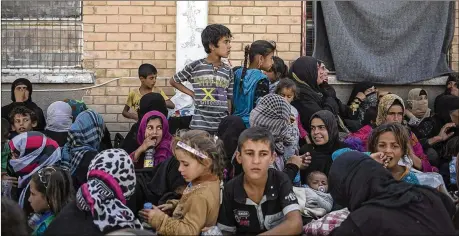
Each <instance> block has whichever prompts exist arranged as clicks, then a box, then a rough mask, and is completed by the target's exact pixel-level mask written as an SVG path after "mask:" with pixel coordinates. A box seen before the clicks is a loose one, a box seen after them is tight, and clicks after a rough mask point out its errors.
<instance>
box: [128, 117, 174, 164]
mask: <svg viewBox="0 0 459 236" xmlns="http://www.w3.org/2000/svg"><path fill="white" fill-rule="evenodd" d="M137 143H138V144H139V145H140V146H139V148H137V150H135V151H134V152H132V153H131V155H130V156H131V158H132V160H133V161H134V165H135V168H136V169H142V168H144V160H145V153H146V151H147V150H148V149H151V148H153V149H154V156H153V166H155V165H158V164H159V163H161V162H163V161H165V160H167V159H168V158H170V157H171V156H172V150H171V149H172V148H171V143H172V135H171V134H170V133H169V123H168V122H167V119H166V117H165V116H164V115H163V114H162V113H161V112H159V111H150V112H148V113H147V114H145V115H144V116H143V117H142V121H141V122H140V126H139V130H138V132H137Z"/></svg>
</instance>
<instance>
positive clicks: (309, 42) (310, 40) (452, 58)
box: [302, 1, 459, 71]
mask: <svg viewBox="0 0 459 236" xmlns="http://www.w3.org/2000/svg"><path fill="white" fill-rule="evenodd" d="M304 10H305V12H304V14H305V15H306V20H305V24H306V25H305V26H304V27H302V28H303V29H304V30H305V32H306V42H305V43H304V47H305V52H306V56H312V53H313V51H314V40H315V35H314V28H315V22H314V9H313V1H306V3H305V7H304ZM455 17H456V22H459V20H458V19H459V3H458V2H456V14H455ZM455 27H456V28H455V33H454V40H453V42H452V43H451V47H450V49H449V50H448V56H447V60H448V65H449V67H450V68H451V69H452V70H454V71H459V26H458V25H456V26H455Z"/></svg>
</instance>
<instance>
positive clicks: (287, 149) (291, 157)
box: [249, 94, 303, 181]
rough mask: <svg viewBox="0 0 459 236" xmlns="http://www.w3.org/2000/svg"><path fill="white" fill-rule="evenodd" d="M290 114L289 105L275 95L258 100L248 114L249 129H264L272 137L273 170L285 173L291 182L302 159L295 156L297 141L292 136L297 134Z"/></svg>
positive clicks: (300, 166)
mask: <svg viewBox="0 0 459 236" xmlns="http://www.w3.org/2000/svg"><path fill="white" fill-rule="evenodd" d="M290 114H291V110H290V104H288V103H287V101H285V99H284V98H282V97H281V96H279V95H277V94H268V95H266V96H264V97H262V98H261V99H260V100H259V102H258V104H257V106H256V107H255V109H253V110H252V112H251V113H250V120H249V121H250V127H263V128H266V129H267V130H269V131H270V132H271V134H272V135H273V136H274V139H275V146H276V150H275V151H276V153H277V158H276V160H275V162H274V168H275V169H277V170H279V171H283V170H285V171H287V172H288V173H287V172H286V173H287V175H288V176H289V177H291V178H292V180H293V179H294V178H295V176H297V172H298V170H299V169H298V168H302V167H303V165H302V159H303V158H302V157H299V156H297V155H295V154H297V153H295V148H296V146H297V144H295V143H294V140H298V139H297V138H295V137H294V135H299V134H298V132H295V127H294V123H293V122H292V120H291V119H290ZM293 171H295V172H293ZM298 177H299V176H298ZM298 181H299V179H298Z"/></svg>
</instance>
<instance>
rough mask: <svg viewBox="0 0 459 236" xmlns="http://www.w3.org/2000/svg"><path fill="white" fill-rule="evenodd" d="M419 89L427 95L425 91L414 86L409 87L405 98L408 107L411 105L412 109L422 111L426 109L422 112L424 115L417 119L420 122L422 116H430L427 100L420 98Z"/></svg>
mask: <svg viewBox="0 0 459 236" xmlns="http://www.w3.org/2000/svg"><path fill="white" fill-rule="evenodd" d="M421 91H424V92H425V93H426V95H427V91H425V90H424V89H421V88H415V89H411V90H410V91H409V92H408V99H407V104H408V106H409V107H411V109H412V110H418V109H421V110H423V111H426V113H425V114H424V117H423V118H422V119H421V120H420V121H419V122H421V121H422V120H423V119H424V118H426V117H430V108H429V100H427V99H425V100H421V95H420V94H421Z"/></svg>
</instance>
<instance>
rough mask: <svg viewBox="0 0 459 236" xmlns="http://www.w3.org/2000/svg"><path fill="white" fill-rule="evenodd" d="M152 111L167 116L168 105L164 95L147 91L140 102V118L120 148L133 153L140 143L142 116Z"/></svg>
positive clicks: (138, 113)
mask: <svg viewBox="0 0 459 236" xmlns="http://www.w3.org/2000/svg"><path fill="white" fill-rule="evenodd" d="M150 111H159V112H161V113H162V114H163V115H164V116H166V117H167V113H168V112H167V107H166V101H165V100H164V97H163V96H162V95H161V94H159V93H147V94H145V95H143V96H142V98H141V99H140V102H139V111H138V112H137V115H138V117H139V119H138V120H137V122H136V123H134V124H133V125H132V127H131V129H130V130H129V133H128V134H127V135H126V137H125V138H124V140H123V142H122V143H121V145H120V148H121V149H123V150H124V151H126V152H127V153H129V154H130V153H132V152H133V151H135V150H136V149H137V148H139V144H138V143H137V131H138V129H139V125H140V121H142V117H143V116H144V115H145V114H146V113H148V112H150Z"/></svg>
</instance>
